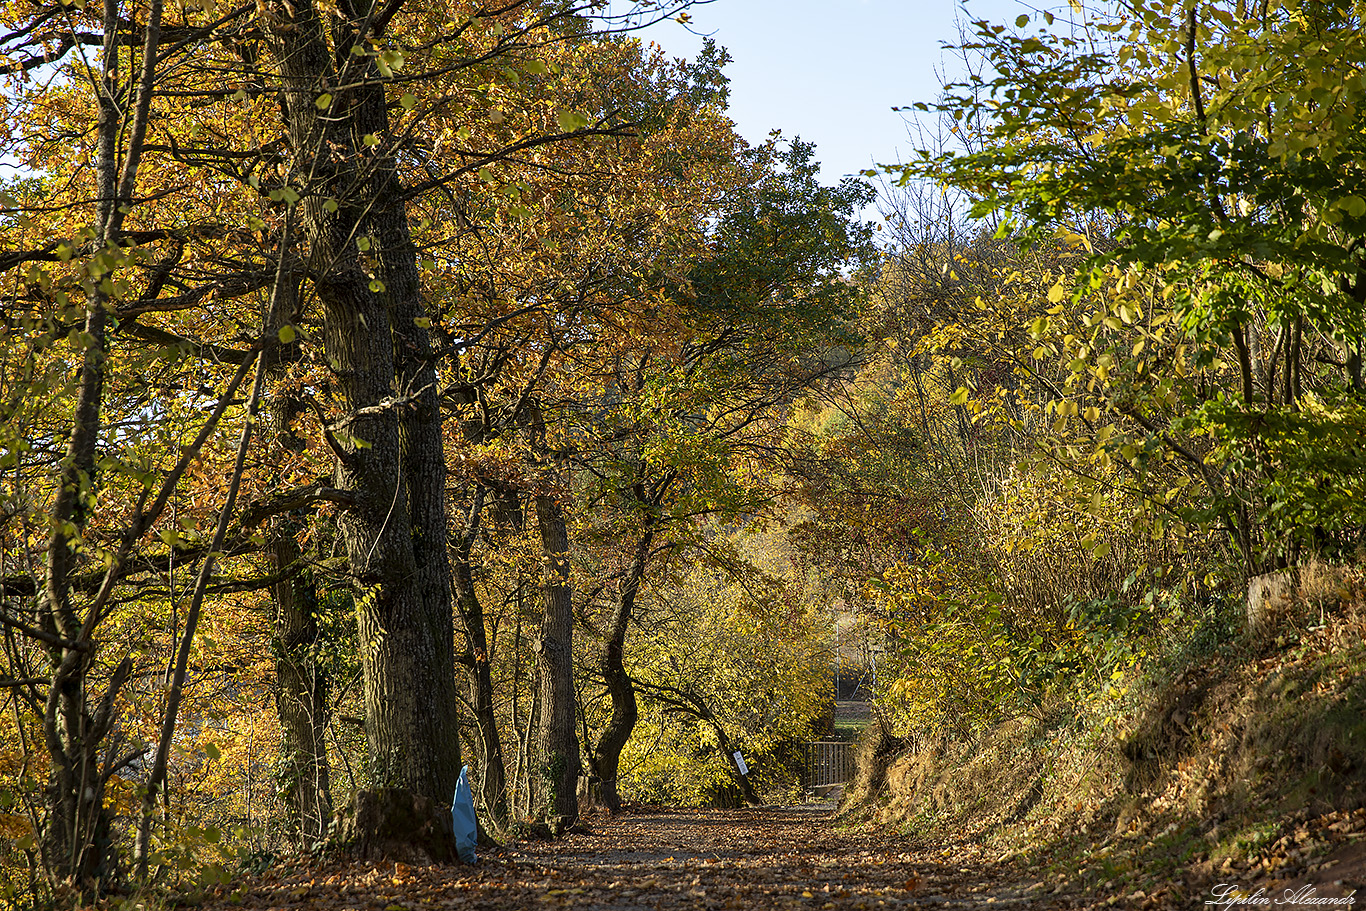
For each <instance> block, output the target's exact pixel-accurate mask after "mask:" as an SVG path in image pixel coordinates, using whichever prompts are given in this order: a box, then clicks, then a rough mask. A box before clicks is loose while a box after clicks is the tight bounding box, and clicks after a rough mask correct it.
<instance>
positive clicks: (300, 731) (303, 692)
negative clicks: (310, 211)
mask: <svg viewBox="0 0 1366 911" xmlns="http://www.w3.org/2000/svg"><path fill="white" fill-rule="evenodd" d="M292 252H293V251H291V250H287V249H282V250H281V256H282V257H285V258H286V261H288V258H289V257H291V255H292ZM279 291H280V294H281V299H280V301H279V303H278V305H277V306H276V307H275V308H274V311H273V312H272V313H271V315H270V324H269V326H268V329H269V331H270V332H272V333H276V334H277V335H278V333H279V331H280V330H281V329H282V328H283V327H284V326H285V325H287V324H289V323H291V322H293V321H294V320H296V319H298V313H297V311H298V293H297V292H298V288H297V286H296V283H295V281H294V280H293V279H292V278H291V279H289V280H286V281H282V282H280V283H279ZM297 353H298V343H297V342H296V343H293V344H290V345H285V346H281V347H280V348H278V349H275V350H274V351H270V352H267V354H266V355H265V356H266V364H267V375H268V376H269V378H270V381H271V382H272V384H274V385H275V386H276V387H277V388H276V389H275V392H274V394H273V395H272V396H271V398H270V402H269V405H268V406H267V409H266V426H265V427H264V428H263V434H264V435H265V437H266V439H265V440H264V441H263V442H266V443H267V445H268V446H269V447H270V451H272V452H273V453H275V454H276V456H277V457H278V458H279V459H280V460H281V461H283V460H284V459H285V458H287V456H288V454H289V453H290V452H297V451H300V450H302V449H303V448H304V446H305V445H306V444H305V442H304V441H303V440H302V439H301V438H299V437H297V436H296V435H295V434H294V429H293V425H294V421H295V420H296V419H297V418H298V416H299V415H300V414H301V413H302V412H303V411H304V404H303V402H302V401H300V399H299V396H298V395H297V394H295V393H292V392H291V391H289V390H287V389H280V388H278V387H279V385H280V384H281V382H282V381H283V380H284V378H285V370H284V368H283V362H284V360H285V359H286V357H287V356H290V355H294V356H297ZM304 527H305V520H304V519H303V518H301V517H298V516H284V517H281V518H279V519H277V520H276V521H275V522H274V523H273V524H272V525H271V528H270V531H269V533H268V534H269V540H268V542H267V548H266V552H267V554H268V555H269V558H270V561H271V569H272V572H273V574H274V575H275V576H277V577H279V578H280V581H278V582H276V583H275V586H274V595H275V617H274V622H273V631H272V635H273V641H272V643H271V645H272V651H273V653H274V655H275V712H276V717H277V718H278V720H279V723H280V773H279V780H280V798H281V800H282V801H283V803H284V805H285V811H286V814H287V816H288V821H287V824H286V837H287V838H288V839H289V840H290V841H291V842H292V843H293V844H294V845H295V846H296V847H300V848H303V849H305V850H308V849H310V848H312V847H313V846H314V845H316V844H318V843H320V842H321V841H322V840H323V839H324V838H325V837H326V834H327V827H328V823H329V822H330V821H331V818H332V785H331V778H332V776H331V768H330V767H329V765H328V760H327V744H326V740H325V736H326V732H327V724H328V721H329V716H330V706H329V704H328V691H329V684H330V681H329V679H328V676H327V672H326V670H325V669H324V668H323V667H321V666H320V664H319V661H318V653H317V644H318V634H319V633H318V589H317V584H316V582H315V581H314V578H313V573H312V571H311V570H309V569H308V568H306V567H305V566H303V563H302V558H303V552H302V551H301V549H300V547H299V540H298V535H299V532H301V531H302V530H303V529H304Z"/></svg>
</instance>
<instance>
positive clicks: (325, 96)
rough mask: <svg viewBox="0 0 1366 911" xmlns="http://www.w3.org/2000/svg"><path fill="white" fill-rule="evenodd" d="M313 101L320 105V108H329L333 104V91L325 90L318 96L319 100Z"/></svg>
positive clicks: (321, 109) (322, 109)
mask: <svg viewBox="0 0 1366 911" xmlns="http://www.w3.org/2000/svg"><path fill="white" fill-rule="evenodd" d="M313 103H314V104H316V105H317V106H318V110H320V111H325V110H327V109H328V108H329V107H331V106H332V93H331V92H323V93H322V94H321V95H319V96H318V100H317V101H315V102H313Z"/></svg>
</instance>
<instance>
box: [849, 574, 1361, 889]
mask: <svg viewBox="0 0 1366 911" xmlns="http://www.w3.org/2000/svg"><path fill="white" fill-rule="evenodd" d="M1302 575H1307V574H1302ZM1337 578H1338V579H1339V580H1340V583H1341V584H1340V585H1339V586H1338V587H1337V589H1336V590H1335V591H1333V592H1331V593H1329V594H1328V596H1326V597H1325V593H1324V592H1323V591H1322V590H1317V591H1315V590H1312V589H1311V588H1310V587H1308V586H1306V585H1305V584H1303V583H1302V584H1301V585H1300V586H1299V587H1298V590H1297V591H1296V592H1295V596H1294V600H1293V601H1292V602H1289V606H1290V607H1291V608H1292V609H1290V610H1287V611H1286V614H1287V615H1286V616H1284V617H1282V619H1281V620H1280V622H1279V624H1278V625H1276V626H1275V627H1273V628H1267V627H1266V626H1261V627H1259V628H1258V629H1257V631H1256V632H1253V631H1252V630H1244V629H1242V628H1243V627H1244V626H1245V620H1246V618H1245V615H1244V613H1243V611H1244V607H1243V600H1242V598H1241V597H1229V598H1226V599H1223V600H1222V601H1219V602H1216V603H1214V604H1212V605H1211V606H1210V608H1209V609H1208V610H1207V611H1206V612H1205V613H1204V615H1203V616H1201V617H1198V618H1187V620H1188V621H1189V622H1187V623H1184V624H1182V625H1181V626H1179V627H1168V628H1166V629H1164V630H1163V631H1161V632H1159V633H1155V634H1152V635H1150V636H1147V637H1145V638H1144V640H1143V641H1144V645H1145V646H1146V655H1145V657H1144V658H1143V660H1141V661H1140V662H1137V663H1136V664H1134V665H1133V666H1132V667H1131V668H1130V669H1128V670H1127V671H1125V672H1123V673H1122V674H1120V675H1118V676H1116V677H1114V678H1113V679H1110V680H1107V681H1105V682H1104V683H1101V684H1099V685H1097V684H1096V682H1095V680H1094V678H1086V677H1078V678H1076V685H1074V686H1071V687H1064V688H1060V689H1058V690H1057V691H1055V692H1054V693H1052V694H1051V695H1050V697H1049V698H1048V699H1047V701H1046V702H1045V704H1044V705H1042V706H1041V707H1040V711H1038V712H1034V713H1028V714H1025V713H1018V712H1011V711H1009V710H1008V708H1007V707H1006V706H1004V705H1003V706H1002V707H1001V708H1002V711H1001V718H1000V720H998V721H997V722H996V723H994V724H989V725H985V726H983V727H982V728H981V729H979V730H978V731H976V732H975V733H973V734H972V735H970V736H960V735H957V734H955V733H954V732H952V731H947V730H945V729H944V728H942V727H939V728H934V727H919V728H916V727H913V728H910V729H908V730H904V731H901V732H899V733H900V736H897V733H896V732H893V731H891V730H889V727H888V725H887V724H885V723H884V724H880V725H879V724H875V725H873V726H872V727H870V728H869V729H868V731H867V732H866V733H865V736H864V738H863V740H862V742H861V744H860V752H859V770H858V774H859V777H858V780H857V781H856V782H855V783H854V784H853V786H852V787H851V788H850V790H849V792H848V793H847V795H846V799H845V802H844V805H843V811H844V813H845V815H846V818H848V819H850V820H873V821H875V822H877V823H879V824H881V825H884V826H892V827H896V828H899V829H901V830H903V831H905V832H907V833H908V834H912V835H915V836H917V837H918V838H919V839H921V840H922V841H923V842H925V843H927V844H935V843H941V842H943V843H950V841H951V839H952V838H954V837H966V838H968V839H970V840H972V841H975V842H979V843H983V844H986V845H989V846H991V847H993V848H994V849H999V851H1000V852H1001V853H1002V855H1005V856H1008V857H1011V858H1013V859H1016V860H1017V861H1018V862H1020V863H1022V864H1025V865H1026V866H1028V867H1030V868H1032V869H1035V870H1037V871H1039V874H1040V876H1041V878H1044V879H1047V880H1049V881H1052V880H1054V879H1058V878H1062V879H1068V880H1081V881H1083V882H1085V883H1086V884H1087V885H1088V886H1091V887H1102V888H1108V889H1111V890H1115V891H1116V892H1117V893H1118V892H1119V891H1120V890H1123V894H1125V895H1133V894H1135V893H1136V892H1142V893H1143V896H1144V897H1148V898H1151V897H1153V896H1154V895H1161V894H1171V893H1173V892H1177V893H1182V894H1185V895H1186V896H1187V897H1190V896H1192V895H1194V894H1195V892H1197V891H1199V890H1200V889H1201V887H1202V886H1203V885H1204V884H1206V883H1207V882H1208V881H1212V880H1213V879H1221V880H1228V879H1237V878H1240V877H1241V878H1242V880H1243V881H1244V882H1247V881H1249V880H1269V879H1275V880H1281V881H1292V880H1294V879H1295V878H1296V877H1300V876H1310V877H1311V878H1312V877H1313V876H1314V874H1316V873H1320V874H1322V871H1324V870H1325V869H1330V868H1331V867H1332V866H1333V865H1334V859H1333V855H1334V852H1335V851H1337V850H1338V849H1340V848H1341V846H1342V845H1344V844H1345V843H1348V842H1352V841H1356V840H1359V839H1361V838H1363V837H1366V809H1363V808H1366V602H1363V598H1362V591H1363V590H1362V578H1363V576H1362V573H1361V570H1360V568H1359V567H1358V568H1357V569H1355V570H1352V571H1350V572H1346V573H1343V574H1342V575H1341V576H1339V577H1337ZM1339 875H1341V871H1339V873H1336V874H1334V876H1331V877H1328V878H1329V879H1332V878H1336V877H1337V876H1339ZM1319 878H1320V879H1321V878H1322V876H1320V877H1319Z"/></svg>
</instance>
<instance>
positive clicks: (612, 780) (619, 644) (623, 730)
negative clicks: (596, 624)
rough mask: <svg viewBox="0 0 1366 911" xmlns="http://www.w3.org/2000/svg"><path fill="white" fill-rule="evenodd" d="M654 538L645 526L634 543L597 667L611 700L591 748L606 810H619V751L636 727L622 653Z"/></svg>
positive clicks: (633, 699)
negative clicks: (601, 728) (609, 709)
mask: <svg viewBox="0 0 1366 911" xmlns="http://www.w3.org/2000/svg"><path fill="white" fill-rule="evenodd" d="M653 541H654V530H653V529H651V528H647V529H646V530H645V532H644V533H643V534H642V535H641V537H640V541H639V542H638V543H637V545H636V552H635V557H634V558H633V559H632V561H631V566H630V568H629V569H628V570H627V573H626V578H625V579H624V580H623V581H622V585H621V593H620V595H619V596H618V598H617V604H616V607H615V608H614V609H613V611H612V617H611V621H610V624H609V626H608V630H607V642H606V644H605V647H604V649H603V654H602V659H601V662H600V663H599V665H598V669H599V671H600V672H601V674H602V679H603V680H604V681H605V682H606V684H607V693H608V695H609V697H610V698H611V700H612V716H611V718H610V719H609V720H608V722H607V727H606V729H605V730H604V731H603V732H602V735H601V736H599V737H598V742H597V745H596V747H595V748H594V751H593V757H592V762H593V773H594V775H595V776H596V777H597V779H598V783H599V787H600V788H601V789H602V802H603V805H605V806H606V807H607V810H608V812H610V813H618V812H620V811H621V792H620V791H619V790H618V788H617V775H618V772H619V769H620V766H621V751H622V750H623V749H624V748H625V747H626V742H627V741H628V740H630V739H631V732H632V731H633V730H635V726H636V719H637V717H638V716H639V710H638V707H637V705H636V689H635V685H634V684H633V683H632V682H631V677H630V675H629V674H627V673H626V666H625V662H624V660H623V659H624V656H625V651H626V631H627V629H628V628H629V626H630V623H631V613H632V611H633V610H634V609H635V603H636V596H637V594H638V593H639V591H640V583H641V580H642V579H644V577H645V567H646V565H647V564H648V562H649V559H650V545H651V543H652V542H653Z"/></svg>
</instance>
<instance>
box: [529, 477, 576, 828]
mask: <svg viewBox="0 0 1366 911" xmlns="http://www.w3.org/2000/svg"><path fill="white" fill-rule="evenodd" d="M536 520H537V524H538V525H539V527H540V533H541V550H542V554H543V555H544V557H545V568H544V572H545V586H544V587H545V613H544V616H543V618H542V622H541V638H540V641H539V642H538V643H537V646H536V654H537V658H538V671H539V683H540V692H541V699H540V703H541V722H540V728H539V730H538V732H537V757H536V759H537V766H538V768H537V769H536V770H535V773H534V775H535V776H536V777H539V780H538V781H536V782H535V787H536V795H537V796H536V811H537V814H538V815H539V816H540V817H542V818H543V819H545V820H546V822H547V823H549V825H550V826H551V828H552V829H553V830H554V831H555V832H556V834H559V833H562V832H564V830H566V829H568V828H569V827H570V826H572V825H574V823H575V822H577V821H578V818H579V798H578V783H579V738H578V731H577V730H576V728H575V723H576V721H577V712H576V710H575V708H576V699H575V693H574V611H573V605H572V601H571V592H570V588H569V531H568V528H567V527H566V524H565V518H564V510H563V509H561V508H560V504H559V503H558V502H557V501H556V500H555V498H554V497H550V496H546V495H544V494H542V495H539V496H537V497H536Z"/></svg>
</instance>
